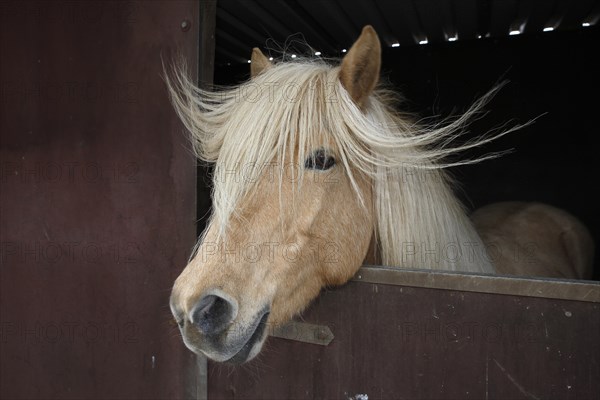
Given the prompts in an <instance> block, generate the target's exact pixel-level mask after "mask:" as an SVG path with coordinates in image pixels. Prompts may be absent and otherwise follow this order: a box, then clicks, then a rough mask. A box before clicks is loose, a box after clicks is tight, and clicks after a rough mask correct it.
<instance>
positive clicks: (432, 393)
mask: <svg viewBox="0 0 600 400" xmlns="http://www.w3.org/2000/svg"><path fill="white" fill-rule="evenodd" d="M300 320H302V321H304V322H309V323H312V324H318V325H321V326H327V327H329V328H330V329H331V331H332V332H333V335H334V336H335V337H334V339H333V341H332V342H331V343H330V344H329V345H328V346H320V345H315V344H307V343H301V342H298V341H295V340H287V339H279V338H272V337H270V338H268V341H267V343H266V344H265V348H264V350H263V353H262V354H261V355H259V356H258V357H257V359H256V360H253V361H251V363H250V364H248V365H244V366H241V367H235V368H233V367H229V366H224V365H221V364H214V363H209V369H208V394H209V398H211V399H259V398H260V399H352V400H354V399H356V400H358V399H360V397H357V396H356V395H359V394H363V395H365V394H366V395H368V399H369V400H375V399H394V400H396V399H477V400H480V399H511V400H514V399H556V400H558V399H561V400H567V399H589V400H592V399H597V398H598V393H600V380H599V379H598V377H600V364H599V362H598V360H600V345H599V343H598V337H600V304H599V303H591V302H590V303H588V302H578V301H566V300H552V299H543V298H532V297H522V296H507V295H500V294H487V293H470V292H462V291H456V290H440V289H427V288H413V287H407V286H395V285H384V284H373V283H362V282H351V283H349V284H348V285H346V286H345V287H343V288H339V289H336V290H329V291H325V292H323V293H322V294H321V296H320V297H319V298H318V299H317V300H316V301H315V303H314V304H313V305H312V306H311V307H310V308H309V309H308V310H307V311H306V312H305V313H303V315H302V318H300ZM318 332H319V331H316V330H315V334H318ZM292 336H293V335H292Z"/></svg>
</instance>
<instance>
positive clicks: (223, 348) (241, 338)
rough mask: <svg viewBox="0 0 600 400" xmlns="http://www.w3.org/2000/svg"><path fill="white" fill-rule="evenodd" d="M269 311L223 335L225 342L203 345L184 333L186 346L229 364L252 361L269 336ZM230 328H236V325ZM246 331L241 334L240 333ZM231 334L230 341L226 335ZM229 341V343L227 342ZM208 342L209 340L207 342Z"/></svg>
mask: <svg viewBox="0 0 600 400" xmlns="http://www.w3.org/2000/svg"><path fill="white" fill-rule="evenodd" d="M268 319H269V311H268V310H265V311H264V312H262V313H260V314H259V315H258V316H257V317H256V318H255V319H254V321H253V322H252V323H251V324H249V325H248V326H246V327H243V328H241V329H239V330H238V332H235V331H231V332H230V334H229V335H225V337H223V339H224V342H221V343H218V344H217V343H212V344H211V345H210V346H206V347H205V346H202V345H197V344H195V343H192V342H191V341H189V340H187V339H186V336H185V335H183V341H184V343H185V344H186V346H187V347H188V348H189V349H190V350H192V351H193V352H194V353H196V354H198V355H204V356H206V357H208V358H209V359H211V360H213V361H217V362H224V363H227V364H234V365H239V364H243V363H245V362H247V361H250V360H251V359H253V358H254V357H256V355H257V354H258V353H260V350H261V349H262V346H263V344H264V342H265V340H266V338H267V336H268V332H267V321H268ZM230 329H234V330H235V329H236V328H235V325H234V326H233V327H232V328H230ZM241 332H243V333H245V334H244V335H240V333H241ZM227 336H229V341H228V340H227V339H226V337H227ZM227 342H228V343H227ZM205 344H208V342H205Z"/></svg>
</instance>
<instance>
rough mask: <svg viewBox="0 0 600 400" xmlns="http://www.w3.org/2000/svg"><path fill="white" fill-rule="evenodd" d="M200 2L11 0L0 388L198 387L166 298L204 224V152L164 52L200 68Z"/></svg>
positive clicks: (25, 393)
mask: <svg viewBox="0 0 600 400" xmlns="http://www.w3.org/2000/svg"><path fill="white" fill-rule="evenodd" d="M198 14H199V3H198V2H196V1H135V2H132V1H92V2H87V1H85V2H78V1H64V2H50V1H9V2H4V1H3V2H1V3H0V17H1V21H0V30H1V31H0V32H1V38H0V46H1V57H2V64H1V103H0V110H1V125H0V126H1V128H0V129H1V151H0V156H1V173H0V179H1V181H0V184H1V194H0V196H1V197H0V209H1V231H0V232H1V246H2V247H1V269H0V273H1V276H0V280H1V286H0V287H1V293H0V304H1V308H0V310H1V335H0V336H1V337H0V339H1V341H0V346H1V361H0V368H1V371H0V372H1V381H0V397H2V398H27V399H34V398H47V399H49V398H52V399H58V398H98V399H108V398H122V399H143V398H182V397H191V396H192V395H195V391H196V383H197V382H196V381H195V380H196V379H197V375H196V373H195V370H194V368H195V365H196V360H195V357H194V356H193V355H192V354H191V353H190V352H189V351H187V350H186V349H185V348H184V346H183V345H182V343H181V339H180V337H179V334H178V332H177V328H176V326H173V325H172V323H171V320H172V318H171V316H170V311H169V308H168V298H169V294H170V288H171V285H172V282H173V280H174V279H175V277H176V276H177V275H178V274H179V272H180V271H181V269H182V268H183V266H184V265H185V263H186V257H187V256H188V253H189V251H190V249H191V247H192V246H193V243H194V240H195V227H196V224H195V222H196V221H195V220H196V215H195V196H196V194H195V190H196V188H195V160H194V159H193V157H192V156H191V153H190V151H189V145H188V143H187V139H186V137H185V135H184V134H183V130H182V126H181V125H180V124H179V122H178V119H177V118H176V116H175V114H174V112H173V111H172V108H171V106H170V104H169V101H168V97H167V92H166V88H165V85H164V82H163V80H162V78H161V74H162V65H161V58H162V60H164V61H165V62H169V61H170V60H171V57H173V56H174V55H175V52H176V51H177V52H180V53H181V54H182V55H183V56H184V57H185V58H186V59H187V60H188V61H189V63H190V66H191V70H192V71H195V70H196V68H197V60H198V54H197V52H198V32H199V26H198V21H199V18H198ZM184 21H185V24H183V25H182V22H184Z"/></svg>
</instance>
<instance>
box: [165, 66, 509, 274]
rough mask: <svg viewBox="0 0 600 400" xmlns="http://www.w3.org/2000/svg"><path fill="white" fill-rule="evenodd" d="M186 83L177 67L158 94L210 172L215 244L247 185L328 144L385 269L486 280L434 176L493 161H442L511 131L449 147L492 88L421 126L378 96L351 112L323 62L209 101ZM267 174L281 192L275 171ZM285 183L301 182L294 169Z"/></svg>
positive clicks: (462, 216) (470, 239)
mask: <svg viewBox="0 0 600 400" xmlns="http://www.w3.org/2000/svg"><path fill="white" fill-rule="evenodd" d="M187 76H188V75H187V74H186V71H185V68H181V67H178V68H177V69H176V71H175V73H173V74H170V76H167V85H168V87H169V91H170V95H171V98H172V102H173V104H174V106H175V109H176V111H177V113H178V115H179V117H180V118H181V120H182V121H183V123H184V124H185V126H186V128H187V129H188V130H189V131H190V132H191V137H192V140H193V144H194V149H195V151H196V155H197V156H198V158H199V159H200V160H203V161H205V162H210V163H215V171H214V174H215V176H214V177H213V179H214V188H213V216H212V222H213V223H216V224H218V226H219V227H220V233H221V235H223V236H225V235H226V233H227V224H228V221H229V219H230V218H231V217H232V215H234V214H235V212H236V205H237V204H239V202H240V200H241V199H242V198H244V197H245V196H253V194H255V191H256V190H257V185H256V184H255V183H256V179H255V178H256V177H257V176H258V175H260V174H261V173H264V172H265V168H267V167H269V166H272V165H273V163H274V162H275V165H276V166H286V165H290V163H292V162H294V161H295V160H304V159H305V158H306V157H307V156H308V155H309V154H310V152H311V151H312V150H314V149H315V147H316V146H318V145H319V144H321V143H335V146H336V151H337V153H338V154H339V162H340V163H341V165H343V169H344V171H345V173H346V174H347V175H348V177H349V179H350V182H351V183H352V185H353V187H354V189H355V191H356V195H357V196H358V198H359V199H360V201H361V202H362V204H364V202H365V201H372V202H373V205H374V209H375V221H376V222H375V224H374V226H373V233H374V238H375V239H376V240H377V246H378V249H379V252H380V254H381V260H382V263H383V264H384V265H389V266H401V267H407V268H430V269H443V270H461V271H472V272H489V273H491V272H493V271H494V268H493V266H492V263H491V262H490V260H489V258H488V256H487V253H486V251H485V249H484V245H483V243H482V241H481V239H480V238H479V236H478V234H477V233H476V232H475V229H474V228H473V226H472V224H471V222H470V221H469V219H468V217H467V215H466V212H465V210H464V208H463V207H462V205H461V204H460V203H459V201H458V200H457V199H456V197H455V196H454V194H453V192H452V189H451V185H450V183H451V181H450V180H449V178H448V175H447V174H446V173H445V171H444V170H443V169H444V168H447V167H450V166H454V165H464V164H470V163H474V162H479V161H482V160H485V159H488V158H491V157H495V156H497V154H490V155H484V156H482V157H479V158H477V159H469V160H459V161H456V160H449V156H455V155H457V154H458V153H461V152H463V151H464V150H467V149H470V148H473V147H476V146H480V145H482V144H485V143H487V142H489V141H491V140H493V139H496V138H497V137H499V136H501V135H504V134H506V133H508V132H511V131H513V130H514V129H517V128H518V127H514V128H512V129H508V130H505V131H503V132H501V133H495V134H490V135H486V136H483V137H480V138H478V139H477V140H475V141H468V142H466V143H462V144H459V145H456V144H455V139H456V138H457V137H458V136H460V135H461V134H462V133H463V131H464V128H465V126H466V124H467V122H469V121H470V120H472V119H473V117H475V116H476V115H478V114H479V113H480V112H481V109H482V106H483V105H484V104H485V103H486V101H487V100H488V99H489V98H490V97H491V96H492V95H493V94H494V92H495V91H496V90H497V88H496V89H494V90H492V91H491V92H490V93H488V94H486V95H485V96H483V97H482V98H481V99H479V100H478V101H476V102H475V103H474V105H473V106H472V107H471V108H470V109H469V110H467V111H466V112H465V113H464V114H462V115H461V116H459V117H457V118H455V119H453V120H452V121H450V122H447V123H444V124H438V125H423V124H417V123H415V122H413V119H412V118H410V117H408V116H405V115H401V114H399V113H398V112H397V111H396V110H394V107H395V96H394V95H393V94H392V93H391V92H390V91H388V90H385V89H381V88H379V89H377V90H376V91H375V92H374V93H373V95H371V96H370V97H369V99H368V101H367V102H366V104H365V105H364V107H363V109H359V108H358V107H357V106H356V104H355V103H354V102H353V100H352V98H351V97H350V96H349V94H348V92H347V91H346V90H345V89H344V87H343V86H342V84H341V83H340V80H339V67H336V66H331V65H329V64H327V63H325V62H323V61H314V60H298V61H295V62H290V63H279V64H275V65H274V66H273V67H272V68H270V69H268V70H266V71H264V72H263V73H261V74H260V75H258V76H257V77H255V78H254V79H252V80H250V81H247V82H245V83H243V84H241V85H240V86H236V87H233V88H228V89H221V90H217V91H207V90H202V89H199V88H198V87H196V86H195V85H194V83H193V82H191V81H190V79H189V78H188V77H187ZM274 160H275V161H274ZM300 167H301V165H300ZM276 170H278V171H280V172H279V173H278V174H276V176H278V179H280V182H281V179H283V176H284V172H281V171H283V170H284V168H278V169H276ZM286 173H289V171H287V172H286ZM357 173H360V174H365V175H366V176H368V177H370V178H371V179H372V182H373V190H372V193H373V198H372V199H364V198H363V197H364V196H362V193H360V191H359V190H358V186H357V182H356V176H355V175H356V174H357ZM293 174H297V176H295V178H297V179H295V181H297V182H301V181H302V174H303V169H302V168H293ZM300 186H301V185H298V187H297V190H301V187H300Z"/></svg>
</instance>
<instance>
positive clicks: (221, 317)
mask: <svg viewBox="0 0 600 400" xmlns="http://www.w3.org/2000/svg"><path fill="white" fill-rule="evenodd" d="M236 314H237V305H236V304H235V301H233V300H227V299H225V298H224V297H221V296H219V295H216V294H209V295H206V296H204V297H202V298H201V299H200V300H199V301H198V302H197V303H196V305H195V306H194V308H193V309H192V312H191V316H192V322H193V323H194V325H195V326H196V327H198V329H199V330H200V331H201V332H202V333H203V334H205V335H207V336H212V335H217V334H219V333H221V332H223V331H224V330H225V329H226V328H227V327H228V326H229V324H230V323H231V321H233V320H234V318H235V317H236Z"/></svg>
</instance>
